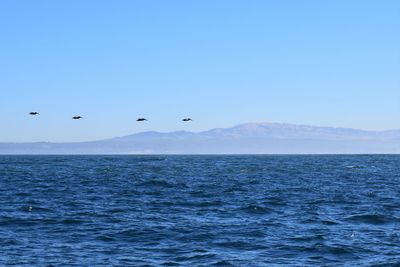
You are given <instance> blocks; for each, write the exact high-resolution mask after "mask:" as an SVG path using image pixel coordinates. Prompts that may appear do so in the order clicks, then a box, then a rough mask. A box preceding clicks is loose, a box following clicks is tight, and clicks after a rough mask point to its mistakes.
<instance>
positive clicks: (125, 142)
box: [0, 123, 400, 154]
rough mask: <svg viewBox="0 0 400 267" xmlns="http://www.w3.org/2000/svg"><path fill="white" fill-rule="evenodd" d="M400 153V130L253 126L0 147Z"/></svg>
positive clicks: (25, 150) (1, 146)
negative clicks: (79, 141)
mask: <svg viewBox="0 0 400 267" xmlns="http://www.w3.org/2000/svg"><path fill="white" fill-rule="evenodd" d="M151 153H154V154H253V153H254V154H305V153H307V154H309V153H310V154H314V153H323V154H337V153H346V154H348V153H351V154H353V153H354V154H360V153H363V154H364V153H400V130H391V131H381V132H377V131H364V130H356V129H348V128H332V127H314V126H306V125H292V124H282V123H247V124H241V125H238V126H235V127H232V128H219V129H212V130H209V131H204V132H198V133H193V132H186V131H176V132H170V133H160V132H142V133H137V134H132V135H129V136H124V137H116V138H113V139H108V140H100V141H93V142H81V143H45V142H43V143H0V154H151Z"/></svg>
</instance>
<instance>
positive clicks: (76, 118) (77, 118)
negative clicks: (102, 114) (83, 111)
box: [72, 116, 83, 120]
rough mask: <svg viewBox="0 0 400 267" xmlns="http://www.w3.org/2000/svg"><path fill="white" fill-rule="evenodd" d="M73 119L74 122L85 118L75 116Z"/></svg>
mask: <svg viewBox="0 0 400 267" xmlns="http://www.w3.org/2000/svg"><path fill="white" fill-rule="evenodd" d="M72 119H73V120H80V119H83V117H82V116H73V117H72Z"/></svg>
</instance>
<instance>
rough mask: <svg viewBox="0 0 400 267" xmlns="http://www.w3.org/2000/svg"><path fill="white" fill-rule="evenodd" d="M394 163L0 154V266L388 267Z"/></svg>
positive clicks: (396, 175) (397, 172) (397, 168)
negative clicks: (291, 266)
mask: <svg viewBox="0 0 400 267" xmlns="http://www.w3.org/2000/svg"><path fill="white" fill-rule="evenodd" d="M399 184H400V156H396V155H374V156H368V155H359V156H351V155H348V156H340V155H331V156H307V155H305V156H161V155H160V156H0V204H1V208H0V247H1V250H0V265H11V264H15V265H19V266H52V265H56V266H57V265H60V266H66V265H68V266H271V265H272V266H273V265H282V266H287V265H293V266H307V265H317V266H321V265H323V266H343V265H345V266H395V265H398V264H400V247H399V244H400V232H399V231H400V230H399V229H400V210H399V207H400V186H399Z"/></svg>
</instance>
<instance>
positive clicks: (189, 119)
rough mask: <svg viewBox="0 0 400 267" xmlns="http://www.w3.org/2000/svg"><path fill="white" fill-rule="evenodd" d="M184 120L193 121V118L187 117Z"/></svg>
mask: <svg viewBox="0 0 400 267" xmlns="http://www.w3.org/2000/svg"><path fill="white" fill-rule="evenodd" d="M182 121H193V120H192V119H191V118H185V119H183V120H182Z"/></svg>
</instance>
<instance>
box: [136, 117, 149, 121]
mask: <svg viewBox="0 0 400 267" xmlns="http://www.w3.org/2000/svg"><path fill="white" fill-rule="evenodd" d="M136 121H147V119H145V118H139V119H137V120H136Z"/></svg>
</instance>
